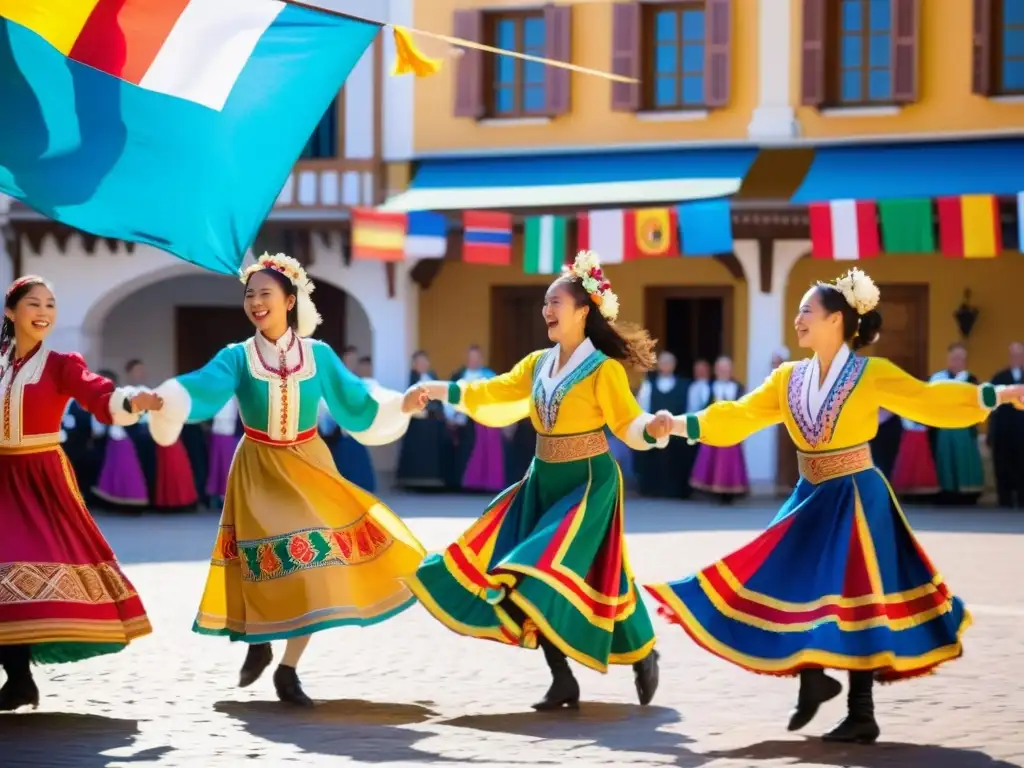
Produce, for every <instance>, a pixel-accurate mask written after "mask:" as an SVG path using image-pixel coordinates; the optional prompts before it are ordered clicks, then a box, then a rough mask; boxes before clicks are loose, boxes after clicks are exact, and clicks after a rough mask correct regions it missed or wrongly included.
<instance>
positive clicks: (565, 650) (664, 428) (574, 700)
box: [407, 252, 671, 710]
mask: <svg viewBox="0 0 1024 768" xmlns="http://www.w3.org/2000/svg"><path fill="white" fill-rule="evenodd" d="M543 315H544V320H545V322H546V323H547V326H548V337H549V338H550V339H551V341H553V342H555V346H554V347H552V348H550V349H547V350H541V351H538V352H534V353H532V354H530V355H528V356H527V357H526V358H525V359H524V360H522V361H520V362H519V363H518V364H516V366H515V367H514V368H513V369H512V370H511V371H509V372H508V373H506V374H504V375H502V376H497V377H495V378H492V379H488V380H485V381H474V382H472V383H466V382H429V383H427V384H425V385H424V386H425V387H426V388H427V390H428V392H429V394H430V396H431V397H432V398H433V399H437V400H444V401H446V402H449V403H451V404H452V405H454V406H455V407H456V408H459V409H461V410H463V411H464V412H465V413H467V414H468V415H469V416H470V417H472V418H473V419H474V420H476V421H478V422H480V423H482V424H485V425H487V426H504V425H507V424H511V423H514V422H516V421H518V420H519V419H522V418H525V417H527V416H529V418H530V420H531V422H532V423H533V426H534V428H535V429H536V430H537V451H536V455H535V458H534V460H533V462H532V463H531V465H530V468H529V469H528V470H527V473H526V476H525V477H524V478H523V479H522V480H520V481H519V482H518V483H516V484H515V485H513V486H512V487H511V488H509V489H507V490H505V491H504V492H502V493H501V494H500V495H499V496H498V497H497V498H496V499H495V500H494V501H493V502H491V504H490V506H489V507H488V508H487V511H486V512H485V513H484V515H483V517H481V518H480V519H479V520H478V521H476V522H475V523H474V524H473V525H472V526H471V527H470V528H469V530H467V531H466V532H465V533H464V534H463V535H462V536H461V538H459V540H458V541H456V542H455V543H454V544H452V545H451V546H449V547H448V548H447V549H445V550H444V552H443V553H440V554H434V555H430V556H429V557H427V559H426V560H424V561H423V564H422V565H421V566H420V567H419V569H418V570H417V572H416V574H415V576H414V577H412V578H410V579H408V580H407V583H408V584H409V586H410V588H411V589H412V591H413V592H414V593H415V594H416V596H417V597H418V598H419V599H420V601H421V602H422V604H423V605H424V606H425V607H426V609H427V610H428V611H430V613H431V614H433V615H434V616H435V617H436V618H437V619H438V620H440V621H441V622H442V623H444V624H445V625H446V626H447V627H449V628H450V629H452V630H454V631H455V632H458V633H459V634H463V635H468V636H470V637H479V638H485V639H488V640H494V641H497V642H500V643H505V644H507V645H518V646H520V647H523V648H536V647H537V646H538V645H539V646H540V647H541V649H542V650H543V651H544V657H545V659H546V660H547V663H548V666H549V667H550V669H551V673H552V676H553V682H552V685H551V687H550V689H549V690H548V692H547V694H546V695H545V697H544V698H543V700H541V701H540V702H538V703H536V704H534V705H533V706H534V709H537V710H551V709H559V708H561V707H576V706H578V704H579V696H580V689H579V684H578V683H577V682H576V679H575V677H574V676H573V674H572V671H571V670H570V669H569V665H568V659H572V660H574V661H576V662H578V663H580V664H583V665H584V666H587V667H590V668H591V669H596V670H598V671H600V672H606V671H607V669H608V665H609V664H629V665H632V666H633V669H634V673H635V678H636V689H637V695H638V696H639V699H640V703H641V704H642V705H646V704H648V703H650V701H651V699H652V698H653V697H654V692H655V690H656V689H657V686H658V655H657V653H656V652H655V651H654V642H655V640H654V629H653V627H652V626H651V621H650V617H649V615H648V613H647V609H646V608H645V607H644V604H643V602H642V601H641V600H640V598H639V596H638V593H637V590H636V587H635V585H634V583H633V572H632V569H631V568H630V565H629V558H628V557H627V554H626V541H625V536H624V513H625V509H624V504H623V483H622V473H621V472H620V471H619V466H618V464H616V463H615V460H614V459H613V458H612V456H611V454H610V453H609V448H608V440H607V438H606V437H605V433H604V427H605V426H606V425H607V426H608V427H609V428H610V429H611V431H612V432H613V433H614V434H615V435H616V436H617V437H618V438H619V439H620V440H622V441H623V442H625V443H626V444H627V445H628V446H630V447H631V448H634V449H638V450H645V449H649V448H653V447H658V448H663V447H664V446H665V445H666V444H667V442H668V432H669V429H670V425H671V415H670V414H669V413H668V412H667V411H666V412H663V413H662V412H659V413H658V414H655V415H651V414H647V413H644V412H643V411H642V410H641V409H640V406H639V405H638V404H637V402H636V398H635V397H634V396H633V394H632V392H631V390H630V387H629V382H628V380H627V377H626V369H625V367H624V365H623V364H624V363H625V364H627V365H630V366H632V367H634V368H638V369H641V370H649V369H650V368H652V367H653V366H654V363H655V356H654V351H653V348H654V342H653V341H652V340H651V339H650V337H649V336H648V334H647V332H646V331H644V330H642V329H639V328H628V327H625V326H618V325H616V324H615V318H616V317H617V315H618V299H617V298H616V296H615V294H614V293H612V291H611V285H610V284H609V283H608V281H607V280H606V279H605V277H604V275H603V273H602V272H601V266H600V263H599V262H598V259H597V255H596V254H593V253H590V252H583V253H580V254H579V255H578V256H577V257H576V260H575V262H574V263H573V266H572V267H571V268H567V269H566V271H565V273H564V274H563V275H562V276H561V277H559V278H558V279H557V280H556V281H555V282H554V283H553V284H552V285H551V287H550V288H549V289H548V292H547V296H546V297H545V301H544V308H543Z"/></svg>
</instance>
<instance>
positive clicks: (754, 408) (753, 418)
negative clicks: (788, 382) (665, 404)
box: [672, 364, 792, 446]
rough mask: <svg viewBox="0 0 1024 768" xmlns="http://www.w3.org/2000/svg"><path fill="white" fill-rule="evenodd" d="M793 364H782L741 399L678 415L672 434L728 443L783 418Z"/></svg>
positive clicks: (716, 443) (709, 441) (699, 440)
mask: <svg viewBox="0 0 1024 768" xmlns="http://www.w3.org/2000/svg"><path fill="white" fill-rule="evenodd" d="M791 367H792V366H791V365H788V364H787V365H780V366H779V367H778V368H776V369H775V370H774V371H772V372H771V373H770V374H768V378H767V379H765V380H764V382H763V383H762V384H761V386H759V387H758V388H757V389H755V390H752V391H751V392H748V393H747V394H745V395H744V396H743V397H741V398H740V399H739V400H732V401H728V402H726V401H720V402H717V403H712V404H711V405H709V406H708V407H707V408H705V409H704V410H703V411H699V412H698V413H686V414H683V415H681V416H677V417H676V418H675V423H674V425H673V427H672V434H674V435H678V436H680V437H685V438H686V439H687V440H689V441H690V442H692V443H696V442H701V443H707V444H708V445H717V446H727V445H736V444H738V443H742V442H743V441H744V440H746V439H747V438H748V437H750V436H751V435H752V434H754V433H755V432H757V431H758V430H761V429H764V428H765V427H770V426H773V425H775V424H778V423H779V422H781V421H782V405H781V404H780V397H781V395H782V391H783V386H782V382H783V378H782V377H783V372H784V371H786V370H788V369H789V368H791Z"/></svg>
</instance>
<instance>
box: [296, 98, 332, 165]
mask: <svg viewBox="0 0 1024 768" xmlns="http://www.w3.org/2000/svg"><path fill="white" fill-rule="evenodd" d="M337 156H338V99H337V98H336V99H334V101H332V102H331V106H329V107H328V108H327V111H326V112H324V116H323V117H321V118H320V122H319V123H318V124H317V126H316V128H315V129H314V130H313V134H312V135H311V136H310V137H309V141H307V142H306V146H305V147H303V148H302V154H301V155H299V158H300V159H302V160H326V159H330V158H335V157H337Z"/></svg>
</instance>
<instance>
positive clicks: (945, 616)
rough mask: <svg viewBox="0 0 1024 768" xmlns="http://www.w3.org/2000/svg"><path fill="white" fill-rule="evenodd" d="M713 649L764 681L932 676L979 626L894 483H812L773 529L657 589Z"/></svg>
mask: <svg viewBox="0 0 1024 768" xmlns="http://www.w3.org/2000/svg"><path fill="white" fill-rule="evenodd" d="M646 588H647V590H648V591H649V592H650V593H651V594H652V595H654V597H655V598H656V599H657V600H658V602H659V603H660V605H661V607H660V611H659V612H660V613H661V614H662V615H663V616H664V617H666V618H668V619H669V620H670V621H671V622H673V623H676V624H680V625H681V626H682V627H683V629H684V630H685V631H686V633H687V634H688V635H689V636H690V637H691V638H692V639H693V640H694V641H695V642H696V643H697V644H698V645H700V646H701V647H703V648H705V649H706V650H708V651H710V652H711V653H713V654H715V655H716V656H719V657H721V658H723V659H725V660H727V661H731V662H733V663H734V664H737V665H739V666H741V667H743V668H745V669H748V670H751V671H753V672H758V673H762V674H770V675H780V676H787V675H794V674H796V673H798V672H799V671H800V670H801V669H805V668H812V667H824V668H831V669H847V670H865V671H866V670H871V671H874V672H875V673H876V676H877V678H878V679H879V680H881V681H894V680H899V679H903V678H908V677H915V676H918V675H923V674H927V673H929V672H930V671H932V670H933V669H934V668H935V667H936V666H938V665H939V664H942V663H943V662H946V661H949V660H951V659H955V658H957V657H959V656H961V655H962V654H963V646H962V644H961V637H962V635H963V632H964V630H966V629H967V627H968V626H969V625H970V621H971V618H970V614H969V613H968V611H967V609H966V608H965V607H964V604H963V602H962V601H961V600H960V599H959V598H957V597H955V596H954V595H952V594H951V593H950V591H949V589H948V588H947V587H946V584H945V583H944V582H943V580H942V577H941V576H940V575H939V574H938V573H937V572H936V570H935V568H934V567H933V565H932V563H931V561H930V560H929V559H928V556H927V555H926V554H925V552H924V550H923V549H922V547H921V545H920V544H919V543H918V541H917V539H916V538H915V536H914V533H913V531H912V530H911V528H910V525H909V523H908V522H907V519H906V517H905V516H904V514H903V511H902V510H901V509H900V506H899V503H898V502H897V500H896V497H895V496H894V495H893V493H892V489H891V488H890V487H889V484H888V482H887V481H886V479H885V477H884V476H883V475H882V473H881V472H879V471H878V470H877V469H875V468H873V467H872V468H870V469H864V470H862V471H860V472H856V473H854V474H850V475H846V476H844V477H837V478H833V479H829V480H825V481H824V482H820V483H818V484H817V485H815V484H812V483H810V482H808V481H807V480H806V479H801V480H800V482H799V484H798V485H797V487H796V489H795V490H794V491H793V494H792V495H791V496H790V497H789V499H788V500H787V501H786V503H785V504H784V505H783V507H782V509H781V510H780V511H779V514H778V515H777V516H776V518H775V520H774V521H773V522H772V524H771V525H770V526H769V527H768V529H767V530H766V531H765V532H764V533H762V534H761V535H760V536H758V537H757V538H756V539H754V540H753V541H752V542H750V543H749V544H747V545H746V546H745V547H743V548H741V549H739V550H737V551H736V552H733V553H732V554H731V555H728V556H727V557H725V558H724V559H722V560H719V561H718V562H716V563H714V564H712V565H710V566H708V567H707V568H705V569H704V570H702V571H700V572H699V573H697V574H694V575H692V576H689V577H687V578H685V579H683V580H682V581H675V582H671V583H668V584H654V585H646Z"/></svg>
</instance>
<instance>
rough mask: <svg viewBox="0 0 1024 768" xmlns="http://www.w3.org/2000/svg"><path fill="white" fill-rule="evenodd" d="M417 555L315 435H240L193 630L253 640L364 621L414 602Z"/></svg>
mask: <svg viewBox="0 0 1024 768" xmlns="http://www.w3.org/2000/svg"><path fill="white" fill-rule="evenodd" d="M425 554H426V552H425V550H424V549H423V547H422V546H421V545H420V543H419V542H418V541H417V540H416V538H415V537H414V536H413V535H412V533H411V532H410V531H409V529H408V528H406V527H405V525H404V524H403V523H402V521H401V520H399V519H398V517H396V516H395V514H394V513H392V512H391V510H389V509H388V508H387V507H385V506H384V505H383V504H382V503H381V502H380V501H379V500H378V499H376V498H375V497H374V496H371V495H370V494H369V493H367V492H366V491H363V490H362V489H360V488H359V487H357V486H356V485H354V484H352V483H350V482H349V481H348V480H346V479H345V478H343V477H342V476H341V475H340V474H339V473H338V470H337V468H336V467H335V465H334V460H333V458H332V457H331V452H330V451H329V450H328V448H327V445H326V444H325V443H324V441H323V440H321V439H320V437H314V438H312V439H311V440H307V441H305V442H302V443H298V444H294V445H270V444H267V443H263V442H258V441H256V440H253V439H251V438H248V437H246V438H243V439H242V442H241V443H240V444H239V446H238V450H237V452H236V453H235V460H234V462H233V463H232V465H231V474H230V475H229V477H228V488H227V494H226V498H225V501H224V510H223V512H222V513H221V520H220V531H219V534H218V536H217V541H216V543H215V545H214V550H213V556H212V559H211V563H210V572H209V576H208V578H207V581H206V589H205V590H204V592H203V597H202V601H201V603H200V606H199V613H198V616H197V618H196V621H195V624H194V625H193V630H194V631H195V632H198V633H200V634H206V635H220V636H225V637H229V638H231V639H232V640H244V641H246V642H249V643H262V642H268V641H270V640H279V639H284V638H289V637H296V636H300V635H308V634H312V633H313V632H318V631H320V630H323V629H330V628H332V627H340V626H346V625H357V626H367V625H370V624H376V623H378V622H381V621H384V620H385V619H388V618H390V617H391V616H394V615H396V614H398V613H400V612H401V611H404V610H405V609H406V608H408V607H409V606H411V605H412V604H413V603H414V602H415V598H414V597H413V595H412V593H411V592H410V591H409V588H408V587H407V586H406V585H405V584H404V583H403V582H402V581H401V579H402V578H403V577H405V576H410V575H412V574H413V573H415V572H416V567H417V565H419V563H420V562H421V561H422V560H423V556H424V555H425Z"/></svg>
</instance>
